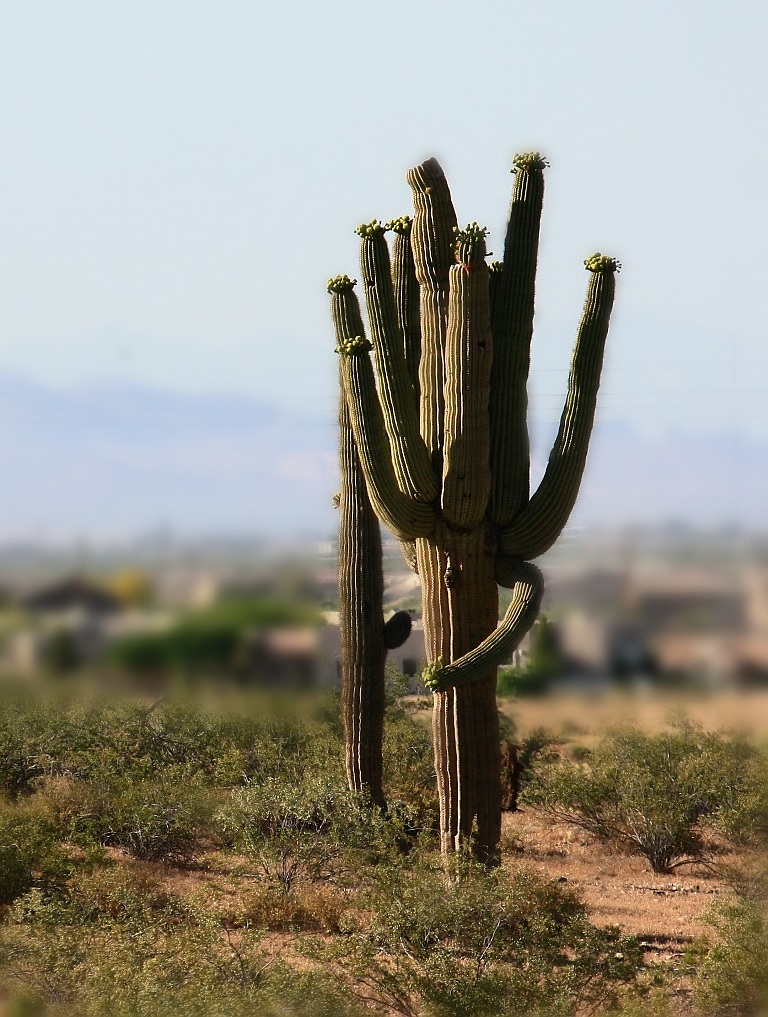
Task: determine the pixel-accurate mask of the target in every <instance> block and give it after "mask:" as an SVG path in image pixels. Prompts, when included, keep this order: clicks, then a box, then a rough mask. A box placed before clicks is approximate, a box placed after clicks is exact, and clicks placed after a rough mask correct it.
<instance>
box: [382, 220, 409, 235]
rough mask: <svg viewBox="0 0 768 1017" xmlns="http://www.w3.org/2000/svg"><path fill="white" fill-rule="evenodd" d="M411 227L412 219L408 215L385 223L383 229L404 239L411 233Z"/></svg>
mask: <svg viewBox="0 0 768 1017" xmlns="http://www.w3.org/2000/svg"><path fill="white" fill-rule="evenodd" d="M412 225H413V219H411V217H410V216H409V215H401V216H400V217H399V218H398V219H390V220H389V222H388V223H385V224H384V229H387V230H392V232H393V233H399V234H400V236H401V237H406V236H408V234H409V233H410V232H411V226H412Z"/></svg>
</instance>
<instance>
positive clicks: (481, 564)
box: [330, 153, 619, 862]
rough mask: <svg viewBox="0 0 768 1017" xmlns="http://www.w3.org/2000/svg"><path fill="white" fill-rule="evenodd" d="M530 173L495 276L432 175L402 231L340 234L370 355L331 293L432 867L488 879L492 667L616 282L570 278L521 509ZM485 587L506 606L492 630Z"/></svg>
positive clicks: (527, 608) (519, 628)
mask: <svg viewBox="0 0 768 1017" xmlns="http://www.w3.org/2000/svg"><path fill="white" fill-rule="evenodd" d="M545 166H546V161H545V160H544V159H543V158H542V157H541V156H540V155H539V154H538V153H529V154H526V155H520V156H516V157H515V160H514V167H513V172H514V174H515V181H514V187H513V193H512V203H511V208H510V215H509V221H508V225H507V230H506V238H505V244H504V260H503V262H502V263H496V264H494V265H493V266H491V268H489V266H488V265H487V264H486V260H485V259H486V247H485V236H486V232H487V231H486V230H485V229H483V228H481V227H480V226H478V225H477V223H471V224H470V225H469V226H468V227H467V228H466V229H464V230H459V229H458V226H457V221H456V214H455V212H454V210H453V203H452V200H451V196H450V192H449V189H448V184H447V182H446V179H445V176H444V174H443V171H442V169H441V168H440V166H439V165H438V163H437V162H436V161H435V160H434V159H430V160H428V161H427V162H425V163H422V165H420V166H417V167H416V168H415V169H413V170H411V171H410V172H409V173H408V175H407V179H408V182H409V184H410V185H411V189H412V191H413V200H414V209H415V213H414V218H413V221H412V223H411V222H410V220H408V219H407V218H402V219H398V220H395V221H393V222H391V223H388V224H387V226H386V227H383V226H381V224H380V223H379V222H378V221H377V220H373V221H372V222H371V223H367V224H365V225H363V226H361V227H358V230H357V232H358V233H359V235H360V238H361V271H362V279H363V289H364V293H365V300H366V305H367V310H368V318H369V322H370V337H371V340H372V341H369V340H368V339H366V337H365V332H364V328H363V322H362V318H361V314H360V309H359V306H358V303H357V299H356V296H355V294H354V292H353V288H352V287H353V284H352V282H351V281H350V280H349V279H348V278H347V277H344V278H345V279H346V282H345V284H344V285H343V286H342V285H336V286H331V287H330V289H331V290H332V293H333V298H332V304H333V319H334V323H335V328H336V337H337V352H338V353H339V354H340V362H341V363H340V366H341V377H342V383H343V387H344V392H345V394H346V399H347V404H348V409H349V418H350V423H351V426H352V431H353V434H354V441H355V447H356V449H357V451H358V453H359V457H360V464H361V467H362V471H363V475H364V477H365V482H366V486H367V490H368V492H369V495H370V499H371V503H372V505H373V507H374V509H375V511H376V513H377V515H378V516H379V518H380V519H381V520H382V522H383V523H384V524H385V525H386V526H387V527H388V528H389V529H390V530H391V531H392V532H393V533H394V534H395V535H396V536H397V537H398V538H399V539H400V540H401V542H402V543H403V548H404V552H405V554H406V557H407V558H408V559H409V561H411V562H415V567H416V569H417V571H418V573H419V576H420V578H421V583H422V593H423V608H424V610H423V615H424V634H425V642H426V652H427V656H428V661H429V664H428V667H427V669H426V671H425V674H424V678H425V681H426V682H427V684H428V685H429V687H430V688H431V689H432V691H433V692H434V710H433V735H434V743H435V767H436V772H437V783H438V793H439V799H440V825H441V842H442V849H443V851H444V852H449V851H454V850H459V849H460V848H461V847H462V846H463V845H468V844H471V846H472V849H473V851H474V853H475V855H476V856H477V857H478V858H480V859H482V860H484V861H488V862H492V861H494V860H495V859H496V857H497V852H498V842H499V836H500V828H501V802H500V792H499V768H500V750H499V728H498V714H497V709H496V667H497V666H498V664H500V663H502V662H503V661H504V660H505V659H507V658H508V656H509V654H510V653H511V652H512V650H513V649H514V648H515V647H516V646H517V644H518V643H519V641H520V639H521V638H522V637H523V635H524V634H525V633H526V632H527V630H528V629H529V628H530V626H531V625H532V623H533V621H534V620H535V618H536V615H537V613H538V608H539V604H540V601H541V595H542V592H543V578H542V575H541V573H540V571H539V570H538V569H537V568H536V566H534V565H532V564H531V563H530V561H531V559H533V558H536V557H537V556H539V555H540V554H542V553H543V552H544V551H546V550H547V549H548V548H549V547H550V546H551V545H552V544H553V543H554V541H555V540H556V539H557V537H558V536H559V534H560V532H561V530H562V528H563V526H564V524H565V522H566V521H567V519H568V515H569V513H570V511H571V509H572V507H573V504H574V501H575V499H576V495H577V492H578V488H579V484H580V482H581V477H582V473H583V470H584V465H585V462H586V455H587V447H588V442H589V436H590V433H591V428H592V423H593V420H594V413H595V405H596V399H597V389H598V385H599V379H600V373H601V368H602V359H603V350H604V346H605V339H606V336H607V332H608V323H609V318H610V313H611V307H612V304H613V294H614V273H615V271H616V269H617V268H618V267H619V266H618V263H617V262H616V261H615V260H614V259H612V258H608V257H605V256H603V255H601V254H596V255H593V256H592V257H591V258H588V259H587V261H586V262H585V265H586V267H587V269H588V270H589V271H590V281H589V286H588V291H587V299H586V303H585V306H584V312H583V315H582V319H581V323H580V325H579V329H578V334H577V339H576V347H575V351H574V355H573V361H572V365H571V373H570V378H569V384H568V395H567V398H566V403H565V408H564V410H563V415H562V419H561V422H560V429H559V432H558V435H557V438H556V440H555V444H554V447H553V449H552V452H551V455H550V458H549V465H548V467H547V470H546V472H545V475H544V478H543V479H542V482H541V484H540V486H539V488H538V490H537V491H536V492H535V494H533V496H531V495H530V491H529V468H530V463H529V459H530V454H529V439H528V426H527V379H528V372H529V366H530V345H531V338H532V333H533V311H534V290H535V277H536V264H537V250H538V237H539V223H540V218H541V208H542V200H543V194H544V173H543V171H544V168H545ZM387 228H389V229H392V230H393V231H394V233H395V244H394V254H393V259H392V265H391V266H390V257H389V250H388V247H387V243H386V238H385V230H386V229H387ZM409 234H410V238H409ZM408 239H410V256H409V254H408V251H407V241H408ZM491 269H492V270H491ZM417 286H418V293H419V319H420V320H419V325H418V327H417V325H416V322H415V315H416V308H415V299H414V293H415V291H416V287H417ZM416 336H418V337H419V338H416ZM371 349H372V350H373V354H374V361H375V368H376V373H375V376H374V366H373V364H372V363H371V358H370V356H369V351H370V350H371ZM417 362H418V374H416V369H417ZM497 584H498V585H501V586H505V587H509V588H510V589H511V590H512V591H513V595H512V600H511V603H510V606H509V608H508V610H507V612H506V614H505V616H504V618H503V619H502V621H501V623H500V624H498V588H497Z"/></svg>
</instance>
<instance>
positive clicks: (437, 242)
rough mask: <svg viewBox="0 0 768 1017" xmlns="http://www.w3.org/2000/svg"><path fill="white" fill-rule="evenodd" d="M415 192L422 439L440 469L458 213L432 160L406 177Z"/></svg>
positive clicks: (413, 241)
mask: <svg viewBox="0 0 768 1017" xmlns="http://www.w3.org/2000/svg"><path fill="white" fill-rule="evenodd" d="M406 179H407V180H408V183H409V184H410V186H411V190H412V191H413V207H414V216H413V226H412V227H411V250H412V251H413V261H414V265H415V267H416V278H417V280H418V282H419V287H420V300H421V303H420V308H421V362H420V365H419V387H420V391H421V414H420V426H421V436H422V438H423V439H424V441H425V443H426V446H427V449H428V450H429V454H430V456H431V458H432V465H433V466H434V468H435V472H436V473H437V474H438V475H439V474H440V472H441V471H442V452H443V418H444V413H445V407H444V400H443V350H444V347H445V332H446V323H447V320H448V270H449V269H450V267H451V265H452V264H453V241H454V235H453V230H454V227H455V226H456V225H457V222H456V212H455V211H454V208H453V202H452V201H451V193H450V191H449V189H448V182H447V180H446V179H445V174H444V173H443V171H442V169H441V168H440V165H439V163H438V162H437V160H436V159H428V160H427V161H426V162H424V163H422V164H421V165H420V166H416V167H414V169H411V170H409V171H408V173H407V177H406Z"/></svg>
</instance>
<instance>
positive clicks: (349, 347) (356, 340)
mask: <svg viewBox="0 0 768 1017" xmlns="http://www.w3.org/2000/svg"><path fill="white" fill-rule="evenodd" d="M372 349H373V346H372V345H371V344H370V343H369V342H368V340H367V339H366V338H365V337H364V336H361V335H355V336H352V338H351V339H347V340H346V342H343V343H339V345H338V346H337V347H336V353H340V354H341V355H342V356H345V357H357V356H360V354H361V353H367V352H368V351H369V350H372Z"/></svg>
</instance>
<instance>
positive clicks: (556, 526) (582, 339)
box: [499, 254, 620, 559]
mask: <svg viewBox="0 0 768 1017" xmlns="http://www.w3.org/2000/svg"><path fill="white" fill-rule="evenodd" d="M584 264H585V266H586V267H587V269H588V270H589V271H590V273H591V276H590V280H589V286H588V288H587V298H586V301H585V304H584V312H583V314H582V318H581V323H580V325H579V331H578V335H577V338H576V346H575V348H574V352H573V360H572V362H571V373H570V377H569V379H568V395H567V397H566V402H565V407H564V409H563V414H562V417H561V419H560V429H559V431H558V434H557V438H556V439H555V443H554V446H553V448H552V452H551V453H550V456H549V462H548V464H547V469H546V471H545V473H544V477H543V478H542V481H541V484H540V485H539V488H538V490H537V491H536V493H535V494H534V495H533V497H532V498H531V500H530V502H529V503H528V505H527V506H526V507H525V508H524V509H523V511H522V512H521V513H520V514H519V516H518V517H517V518H516V519H515V520H514V521H513V522H512V524H511V525H509V526H507V527H506V528H505V529H504V530H502V532H501V536H500V541H499V543H500V547H501V550H502V552H503V553H504V554H508V555H513V556H515V557H520V558H526V559H530V558H537V557H538V556H539V555H540V554H544V552H545V551H547V550H549V548H550V547H551V546H552V545H553V544H554V542H555V541H556V540H557V538H558V537H559V535H560V533H561V531H562V529H563V527H564V526H565V524H566V522H567V521H568V516H569V515H570V513H571V509H572V508H573V506H574V504H575V502H576V496H577V494H578V491H579V486H580V484H581V478H582V476H583V473H584V467H585V465H586V461H587V451H588V448H589V439H590V435H591V433H592V424H593V422H594V418H595V408H596V405H597V392H598V388H599V386H600V374H601V370H602V366H603V352H604V350H605V340H606V336H607V335H608V324H609V322H610V317H611V309H612V307H613V297H614V292H615V287H616V278H615V273H616V271H617V270H618V269H619V268H620V265H619V263H618V262H617V261H616V260H615V259H614V258H608V257H606V256H605V255H601V254H594V255H592V257H591V258H587V260H586V261H585V262H584Z"/></svg>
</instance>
